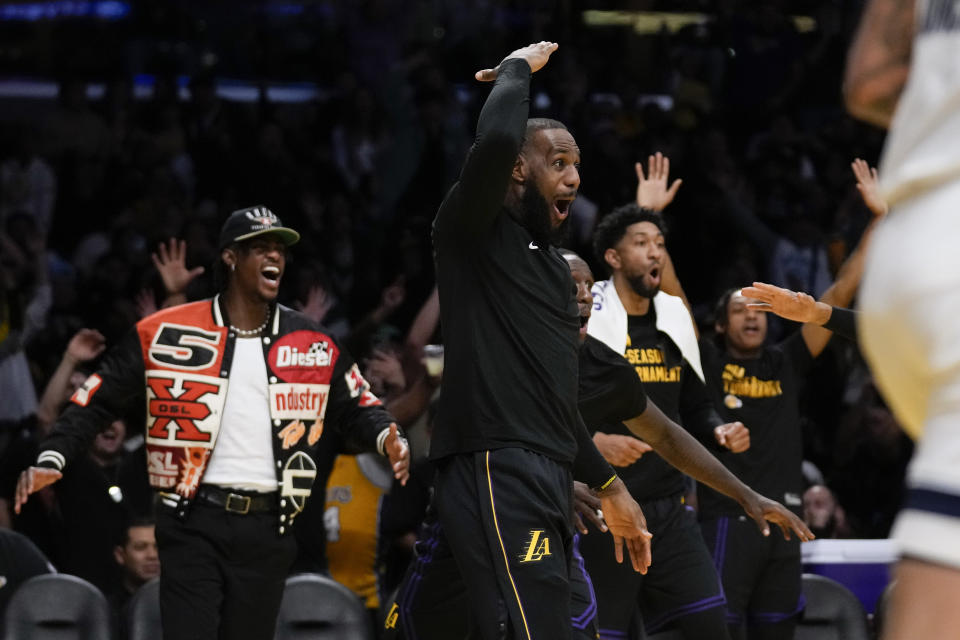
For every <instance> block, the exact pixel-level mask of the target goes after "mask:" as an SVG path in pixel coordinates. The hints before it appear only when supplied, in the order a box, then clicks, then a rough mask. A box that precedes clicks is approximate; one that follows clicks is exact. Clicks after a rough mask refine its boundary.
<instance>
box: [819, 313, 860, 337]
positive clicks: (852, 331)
mask: <svg viewBox="0 0 960 640" xmlns="http://www.w3.org/2000/svg"><path fill="white" fill-rule="evenodd" d="M823 328H824V329H829V330H830V331H833V332H834V333H835V334H837V335H838V336H840V337H841V338H846V339H847V340H853V341H854V342H856V341H857V312H856V311H854V310H853V309H844V308H843V307H833V311H831V312H830V319H829V320H827V321H826V322H825V323H824V324H823Z"/></svg>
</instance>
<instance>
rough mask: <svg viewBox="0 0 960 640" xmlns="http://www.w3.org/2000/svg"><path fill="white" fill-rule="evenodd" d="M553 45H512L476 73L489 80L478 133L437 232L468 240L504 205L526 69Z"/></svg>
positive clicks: (526, 100) (520, 131) (520, 130)
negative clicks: (512, 48) (510, 50)
mask: <svg viewBox="0 0 960 640" xmlns="http://www.w3.org/2000/svg"><path fill="white" fill-rule="evenodd" d="M556 50H557V45H556V44H555V43H552V42H538V43H536V44H531V45H529V46H526V47H524V48H522V49H517V50H516V51H514V52H513V53H511V54H510V55H508V56H507V57H506V58H504V60H503V61H502V62H501V63H500V64H498V65H497V66H496V67H495V68H493V69H483V70H481V71H478V72H477V73H476V74H475V77H476V79H477V80H479V81H481V82H494V85H493V89H492V90H491V91H490V95H489V96H488V97H487V101H486V102H485V103H484V105H483V109H482V110H481V111H480V119H479V120H478V122H477V135H476V138H475V139H474V142H473V146H472V147H471V148H470V153H469V154H468V155H467V159H466V161H465V162H464V165H463V170H462V171H461V173H460V179H459V180H458V182H457V184H456V185H455V186H454V188H453V190H452V191H451V192H450V193H449V194H448V195H447V198H446V199H445V200H444V202H443V204H442V205H441V206H440V211H439V212H438V213H437V220H436V230H437V232H438V233H439V234H440V237H441V238H445V237H446V238H450V237H458V238H460V239H463V240H466V241H470V240H472V239H473V238H474V237H475V236H476V235H477V234H479V233H483V232H485V231H486V230H487V229H489V228H490V226H491V225H492V224H493V221H494V220H495V219H496V217H497V216H498V215H500V211H501V209H502V206H503V200H504V196H505V195H506V192H507V185H508V184H509V180H510V174H511V172H512V171H513V166H514V164H515V163H516V161H517V156H518V155H519V153H520V147H521V145H522V143H523V135H524V132H525V131H526V126H527V115H528V114H529V111H530V74H532V73H534V72H536V71H538V70H539V69H541V68H543V66H544V65H545V64H546V63H547V60H548V59H549V57H550V54H551V53H553V52H554V51H556Z"/></svg>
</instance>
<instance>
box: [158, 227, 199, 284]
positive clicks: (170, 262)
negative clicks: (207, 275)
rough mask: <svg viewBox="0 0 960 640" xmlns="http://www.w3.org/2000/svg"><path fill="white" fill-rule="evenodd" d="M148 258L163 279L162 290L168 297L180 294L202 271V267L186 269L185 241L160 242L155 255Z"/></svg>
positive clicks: (173, 239) (171, 239) (172, 239)
mask: <svg viewBox="0 0 960 640" xmlns="http://www.w3.org/2000/svg"><path fill="white" fill-rule="evenodd" d="M150 258H151V260H153V266H155V267H156V268H157V271H158V272H159V273H160V278H162V279H163V288H164V289H165V290H166V292H167V295H168V296H176V295H180V294H182V293H183V292H184V291H186V289H187V285H188V284H190V282H191V281H193V279H194V278H196V277H197V276H199V275H201V274H202V273H203V271H204V269H203V267H194V268H193V269H187V241H186V240H177V239H176V238H170V240H168V241H167V242H166V243H163V242H161V243H160V246H159V247H158V248H157V253H153V254H151V255H150Z"/></svg>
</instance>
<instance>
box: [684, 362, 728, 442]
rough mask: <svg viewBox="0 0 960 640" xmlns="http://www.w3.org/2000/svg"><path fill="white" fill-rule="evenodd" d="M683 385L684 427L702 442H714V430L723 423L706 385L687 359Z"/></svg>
mask: <svg viewBox="0 0 960 640" xmlns="http://www.w3.org/2000/svg"><path fill="white" fill-rule="evenodd" d="M682 375H683V382H681V384H682V385H683V386H682V388H681V389H680V420H681V421H682V422H683V427H684V428H685V429H686V430H687V431H689V432H690V433H692V434H693V435H694V436H695V437H696V438H697V439H699V440H700V441H701V442H704V443H708V442H714V441H715V439H714V437H713V430H714V429H715V428H716V427H718V426H720V425H721V424H723V418H721V417H720V414H718V413H717V410H716V409H714V407H713V402H712V401H711V400H710V394H709V393H708V392H707V385H705V384H704V383H703V382H702V381H701V380H700V378H698V377H697V374H696V373H694V371H693V368H692V367H691V366H690V363H689V362H687V361H684V362H683V374H682Z"/></svg>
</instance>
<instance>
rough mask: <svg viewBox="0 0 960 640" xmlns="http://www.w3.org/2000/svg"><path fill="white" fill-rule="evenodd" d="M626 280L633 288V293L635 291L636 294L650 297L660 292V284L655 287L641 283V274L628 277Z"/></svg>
mask: <svg viewBox="0 0 960 640" xmlns="http://www.w3.org/2000/svg"><path fill="white" fill-rule="evenodd" d="M627 282H629V283H630V288H631V289H633V291H634V293H636V294H637V295H638V296H642V297H644V298H652V297H653V296H655V295H657V294H658V293H660V285H659V284H658V285H656V286H655V287H648V286H647V285H645V284H644V283H643V276H631V277H628V278H627Z"/></svg>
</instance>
